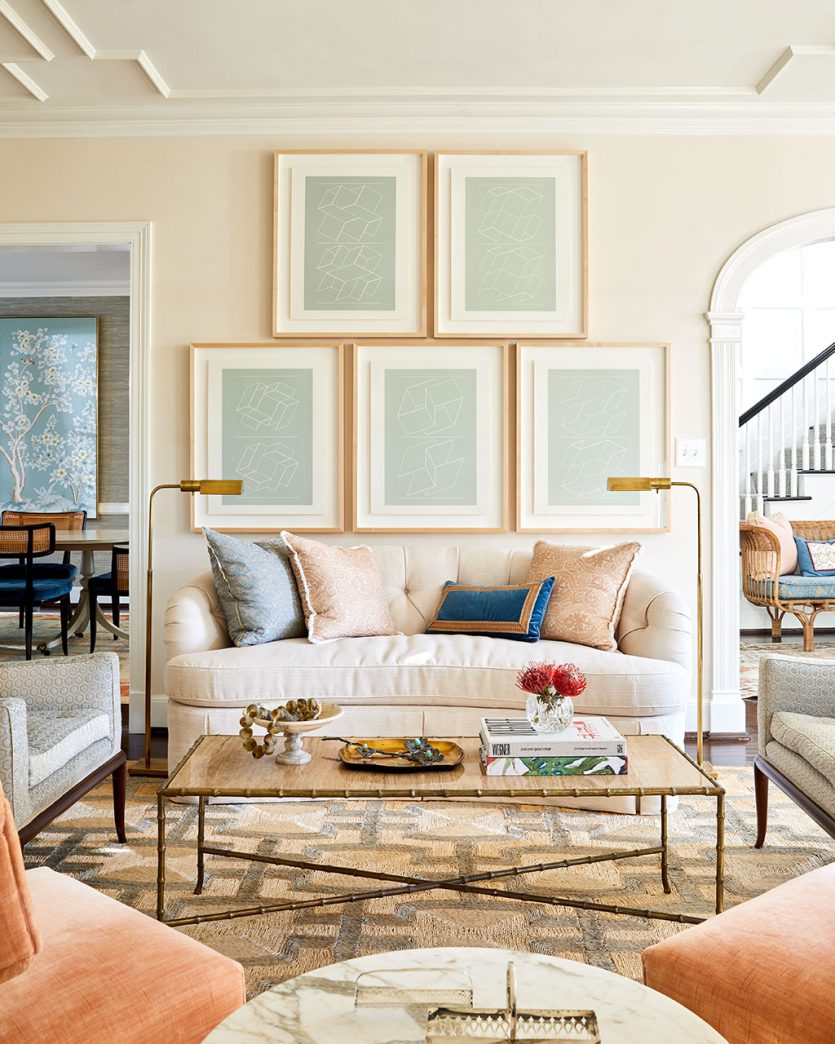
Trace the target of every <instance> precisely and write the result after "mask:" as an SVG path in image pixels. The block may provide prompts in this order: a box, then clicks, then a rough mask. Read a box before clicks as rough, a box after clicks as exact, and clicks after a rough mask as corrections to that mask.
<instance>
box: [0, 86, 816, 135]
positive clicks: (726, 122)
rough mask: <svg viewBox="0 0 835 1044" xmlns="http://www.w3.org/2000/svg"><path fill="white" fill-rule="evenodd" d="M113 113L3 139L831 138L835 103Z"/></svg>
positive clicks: (301, 98)
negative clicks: (691, 136) (174, 137)
mask: <svg viewBox="0 0 835 1044" xmlns="http://www.w3.org/2000/svg"><path fill="white" fill-rule="evenodd" d="M169 104H170V105H171V108H168V105H166V110H165V112H164V113H163V112H161V111H160V109H159V108H158V107H156V106H155V107H154V108H133V109H109V110H103V109H99V108H86V109H85V108H76V109H69V108H68V109H54V110H52V111H50V110H49V109H47V108H44V107H39V108H40V111H39V112H38V114H37V117H35V114H34V113H33V111H32V110H31V109H22V108H16V109H13V110H6V111H5V112H4V111H3V110H2V109H0V138H110V137H167V136H180V135H193V136H204V137H208V136H219V135H222V136H230V137H231V136H243V135H249V136H255V135H264V136H273V137H282V138H291V139H295V140H305V139H310V138H321V137H323V136H328V137H335V138H339V137H346V138H347V137H360V136H375V135H376V136H379V135H383V134H385V135H398V136H400V137H401V138H402V137H404V136H406V135H422V134H425V135H429V134H431V135H434V136H438V135H444V134H451V135H452V134H454V135H455V136H456V137H457V138H459V139H460V138H462V137H464V138H473V137H477V136H478V135H495V134H502V135H503V136H505V137H507V138H511V139H512V138H523V137H526V136H527V137H529V136H533V135H543V134H548V135H566V134H571V135H575V136H576V135H581V134H582V135H586V134H607V135H656V134H662V135H786V136H793V135H801V136H802V135H831V134H835V104H818V105H807V104H802V103H790V102H767V101H765V100H764V99H762V98H757V97H756V95H755V94H754V93H753V92H752V94H751V96H750V97H748V96H746V97H745V99H744V100H743V99H739V98H736V99H735V100H733V101H716V100H708V99H706V98H705V97H704V96H697V97H691V98H689V99H685V98H680V99H677V100H675V101H665V100H660V99H659V100H655V101H652V100H645V99H640V100H630V99H623V100H617V99H615V100H612V98H611V97H610V98H607V99H605V100H600V101H595V100H590V99H586V100H582V101H569V100H565V101H560V100H556V99H550V100H544V101H543V100H535V99H532V98H530V97H528V96H525V97H521V98H520V97H519V96H518V95H517V94H514V93H511V92H508V93H505V94H504V95H503V96H502V97H499V96H498V95H491V96H490V97H485V96H484V95H480V96H475V95H472V96H467V98H466V100H465V99H464V98H461V99H460V100H455V101H452V100H449V101H447V100H438V98H437V97H433V96H427V95H423V94H416V95H412V96H408V95H406V94H405V93H404V92H401V93H400V95H399V97H392V96H391V95H387V96H379V95H378V96H376V97H371V96H369V95H363V96H355V98H354V99H352V101H351V102H350V104H346V100H345V98H344V97H342V98H333V96H332V95H329V96H324V95H323V96H316V97H311V95H310V94H309V93H307V92H305V93H303V94H299V95H298V96H296V97H294V98H293V99H286V98H285V99H283V100H282V101H281V102H276V103H273V104H263V103H262V104H260V105H255V104H204V105H196V104H193V103H192V104H188V103H185V102H177V101H174V102H169Z"/></svg>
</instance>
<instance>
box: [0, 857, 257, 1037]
mask: <svg viewBox="0 0 835 1044" xmlns="http://www.w3.org/2000/svg"><path fill="white" fill-rule="evenodd" d="M26 879H27V881H28V883H29V889H30V891H31V893H32V904H33V907H34V910H35V917H36V918H37V922H38V925H39V926H40V929H41V934H42V936H43V950H42V952H41V953H40V954H39V955H38V956H37V957H36V958H35V960H34V961H33V962H32V964H31V966H30V967H29V968H28V969H27V971H25V972H24V973H23V974H22V975H19V976H18V977H17V978H16V979H12V980H11V981H10V982H7V983H4V985H3V987H2V1001H0V1040H3V1041H13V1040H16V1041H50V1042H55V1044H74V1042H78V1044H81V1042H84V1044H110V1042H112V1041H128V1040H135V1041H140V1040H141V1041H143V1042H147V1044H155V1042H160V1044H162V1042H163V1041H165V1042H166V1044H186V1042H192V1041H193V1042H195V1044H196V1042H197V1041H202V1040H203V1038H204V1037H205V1036H206V1034H207V1033H210V1032H211V1030H213V1029H214V1027H215V1026H217V1024H218V1023H219V1022H222V1021H223V1019H225V1018H226V1016H227V1015H229V1014H230V1013H231V1012H233V1011H234V1010H235V1009H236V1008H239V1007H240V1006H241V1005H242V1004H243V1003H244V1001H245V996H244V982H243V969H242V968H241V966H240V965H239V964H237V963H236V962H235V961H233V960H230V959H229V958H228V957H224V956H223V955H221V954H219V953H215V952H214V951H213V950H210V949H209V948H208V947H206V946H203V945H202V944H200V943H198V942H196V941H195V940H194V939H191V938H189V937H188V936H187V935H183V934H182V933H180V932H177V931H175V930H174V929H173V928H168V927H166V926H165V925H163V924H160V923H159V922H158V921H155V920H154V919H153V918H152V917H148V916H147V915H146V914H142V913H139V912H138V911H137V910H131V909H130V908H129V907H127V906H123V905H122V904H121V903H119V902H116V901H115V900H114V899H111V898H109V897H107V896H105V895H102V894H101V893H99V892H97V891H95V889H93V888H89V887H88V886H87V885H84V884H81V882H79V881H76V880H74V879H73V878H71V877H66V876H64V875H63V874H57V873H55V871H53V870H49V869H48V868H46V867H39V868H38V869H36V870H29V871H28V872H27V874H26Z"/></svg>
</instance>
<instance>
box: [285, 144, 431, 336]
mask: <svg viewBox="0 0 835 1044" xmlns="http://www.w3.org/2000/svg"><path fill="white" fill-rule="evenodd" d="M426 172H427V158H426V153H424V152H277V153H276V154H275V241H274V256H273V266H274V279H275V281H274V293H273V335H274V336H275V337H281V336H287V335H290V336H299V337H309V336H317V337H320V336H327V335H331V336H342V335H343V334H344V332H345V331H346V330H350V331H351V333H352V336H368V337H381V336H384V337H388V336H391V337H399V336H422V335H423V334H424V333H425V332H426V304H425V298H426V192H427V188H426V184H427V178H426Z"/></svg>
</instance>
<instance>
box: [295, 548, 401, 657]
mask: <svg viewBox="0 0 835 1044" xmlns="http://www.w3.org/2000/svg"><path fill="white" fill-rule="evenodd" d="M281 536H282V539H283V540H284V543H285V544H286V545H287V547H288V548H289V549H290V564H291V565H292V567H293V572H294V573H295V576H296V582H297V584H298V585H299V595H300V596H301V600H302V609H303V610H304V615H305V620H306V621H307V637H308V640H309V641H311V642H328V641H331V640H332V639H333V638H367V637H369V636H370V635H375V634H399V633H400V632H399V631H397V630H396V629H395V626H394V623H393V621H392V618H391V613H390V611H389V607H388V602H387V601H386V596H385V592H384V590H383V577H382V574H381V573H380V569H379V566H378V565H377V563H376V562H375V561H374V556H373V554H372V553H371V548H370V547H366V546H365V545H362V546H359V547H337V546H335V545H332V544H322V543H320V542H319V541H318V540H306V539H305V538H304V537H300V536H294V535H293V534H292V533H288V532H286V531H285V532H282V534H281Z"/></svg>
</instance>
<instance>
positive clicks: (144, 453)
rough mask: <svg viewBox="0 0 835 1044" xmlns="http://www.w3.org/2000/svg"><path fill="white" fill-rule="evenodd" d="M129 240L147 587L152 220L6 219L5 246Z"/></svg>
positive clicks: (137, 695) (140, 560)
mask: <svg viewBox="0 0 835 1044" xmlns="http://www.w3.org/2000/svg"><path fill="white" fill-rule="evenodd" d="M84 243H104V244H120V243H127V244H128V245H129V246H130V406H129V418H130V420H129V423H130V432H131V438H130V460H129V465H128V467H129V472H130V482H129V488H130V503H131V504H132V505H133V508H134V509H133V511H131V513H130V521H129V530H130V544H131V554H130V586H131V590H132V591H143V590H144V589H145V554H146V552H145V532H146V515H147V502H148V492H149V490H150V483H149V479H150V467H149V455H148V441H149V436H150V402H149V399H150V373H151V223H150V222H149V221H82V222H49V223H37V224H36V223H32V224H28V223H21V224H0V246H64V245H66V244H71V245H74V244H84ZM136 601H137V602H138V603H139V604H138V605H135V606H134V611H133V612H132V613H131V621H130V626H131V643H130V678H131V687H130V688H131V691H130V730H131V732H141V731H142V730H143V729H144V720H143V710H142V707H143V687H144V672H145V658H144V657H145V653H144V650H145V617H144V607H143V605H142V599H137V600H136Z"/></svg>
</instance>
